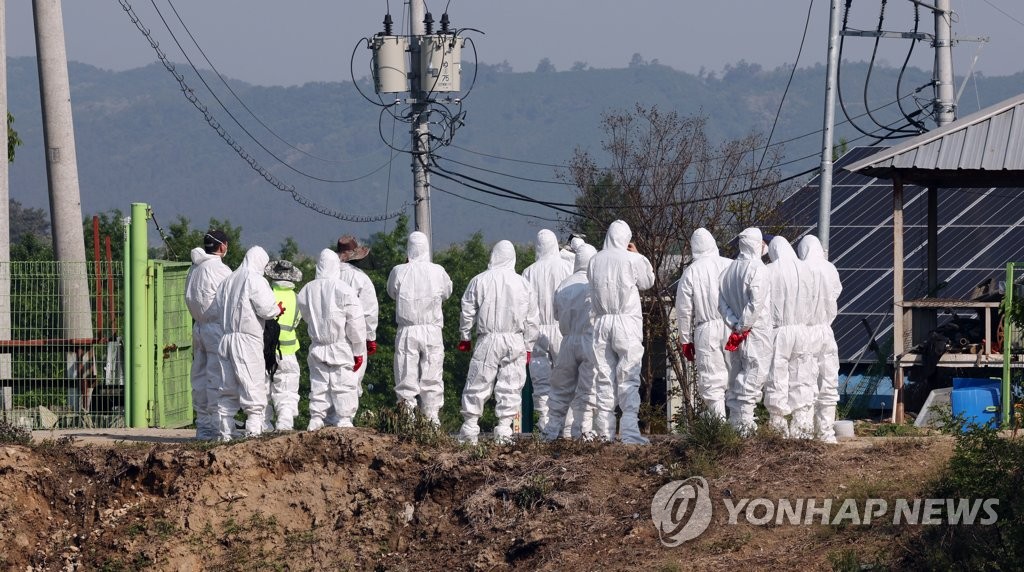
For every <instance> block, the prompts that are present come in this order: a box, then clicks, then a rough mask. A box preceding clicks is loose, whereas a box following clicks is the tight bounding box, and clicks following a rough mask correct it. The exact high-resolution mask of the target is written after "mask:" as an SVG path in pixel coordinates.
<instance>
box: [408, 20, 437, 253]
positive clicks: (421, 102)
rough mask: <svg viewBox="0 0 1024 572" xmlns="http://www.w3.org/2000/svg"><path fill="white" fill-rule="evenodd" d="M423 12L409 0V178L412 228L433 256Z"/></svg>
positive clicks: (425, 26) (425, 31) (425, 27)
mask: <svg viewBox="0 0 1024 572" xmlns="http://www.w3.org/2000/svg"><path fill="white" fill-rule="evenodd" d="M426 15H427V8H426V1H425V0H410V1H409V33H410V36H412V38H411V42H410V43H409V47H410V51H411V55H412V66H411V70H412V74H411V88H410V92H411V93H410V95H411V96H412V179H413V205H414V208H415V213H416V216H415V221H414V224H415V227H416V230H418V231H420V232H422V233H423V234H425V235H427V243H428V244H429V245H430V253H431V254H430V256H431V258H433V252H434V248H433V242H434V235H433V233H431V231H430V174H429V173H428V172H427V169H426V165H428V164H429V161H430V139H429V133H430V126H429V125H428V123H427V122H428V120H429V119H430V115H429V113H428V109H429V102H428V101H427V99H428V95H427V92H426V91H425V89H424V88H425V87H426V86H425V85H424V83H425V80H424V75H425V74H424V72H425V71H426V70H424V69H422V68H423V66H422V63H421V62H422V61H423V59H422V57H421V55H420V54H421V53H422V49H423V46H422V44H421V41H422V39H423V36H424V35H425V34H427V33H428V32H427V25H426V23H425V22H424V19H425V18H426Z"/></svg>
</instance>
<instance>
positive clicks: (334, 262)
mask: <svg viewBox="0 0 1024 572" xmlns="http://www.w3.org/2000/svg"><path fill="white" fill-rule="evenodd" d="M340 264H341V262H340V261H339V260H338V255H337V253H335V252H334V251H333V250H330V249H326V248H325V249H324V250H322V251H320V258H319V259H318V260H317V264H316V279H315V280H313V281H311V282H309V283H308V284H306V285H305V286H303V287H302V290H300V291H299V296H298V302H299V313H300V314H301V315H302V319H303V320H305V321H306V331H307V332H308V333H309V355H308V357H307V358H306V362H307V363H308V364H309V427H308V429H309V430H310V431H315V430H317V429H320V428H321V427H323V426H324V419H325V418H326V416H327V411H328V409H331V408H333V409H334V412H335V414H336V415H337V416H338V420H337V421H335V422H334V423H333V424H334V425H335V426H337V427H351V426H352V418H353V417H355V414H356V410H357V409H359V376H358V375H357V372H355V371H352V368H353V367H354V366H355V356H357V355H359V356H362V355H365V354H366V322H365V320H364V318H363V315H364V310H363V307H362V305H361V304H360V303H359V297H358V296H357V295H356V292H355V290H353V289H352V287H350V286H349V285H348V284H346V283H344V282H342V281H341V280H340V279H339V278H338V265H340ZM364 361H365V360H364ZM364 367H366V364H365V363H363V365H362V367H360V369H363V368H364Z"/></svg>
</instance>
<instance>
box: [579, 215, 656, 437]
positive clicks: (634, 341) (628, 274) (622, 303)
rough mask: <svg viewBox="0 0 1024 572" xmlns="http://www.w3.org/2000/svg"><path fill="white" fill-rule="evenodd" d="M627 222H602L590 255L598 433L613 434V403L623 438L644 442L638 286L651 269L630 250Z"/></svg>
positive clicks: (646, 284) (647, 280) (650, 277)
mask: <svg viewBox="0 0 1024 572" xmlns="http://www.w3.org/2000/svg"><path fill="white" fill-rule="evenodd" d="M632 238H633V233H632V231H631V230H630V229H629V225H628V224H626V223H625V222H623V221H621V220H617V221H615V222H613V223H612V224H611V226H609V227H608V234H607V235H605V239H604V248H603V249H601V252H598V253H597V254H595V255H594V257H593V258H591V259H590V266H589V270H588V271H587V279H588V280H589V281H590V297H591V304H593V308H594V368H595V370H596V376H595V381H594V383H595V393H596V405H597V412H596V413H595V417H596V421H595V425H596V430H597V433H598V436H599V437H602V438H604V439H608V440H612V439H614V438H615V405H616V404H618V406H619V409H620V410H621V411H622V417H621V419H620V420H619V436H620V438H621V439H622V442H623V443H631V444H647V443H649V441H648V440H647V438H646V437H644V436H643V435H641V434H640V425H639V424H640V419H639V414H640V365H641V360H642V359H643V355H644V346H643V339H644V323H643V314H642V308H641V307H640V290H647V289H648V288H650V287H652V286H653V285H654V269H653V267H652V266H651V262H650V261H649V260H647V257H645V256H643V255H641V254H640V253H638V252H636V249H635V247H634V246H633V243H631V242H630V241H631V240H632Z"/></svg>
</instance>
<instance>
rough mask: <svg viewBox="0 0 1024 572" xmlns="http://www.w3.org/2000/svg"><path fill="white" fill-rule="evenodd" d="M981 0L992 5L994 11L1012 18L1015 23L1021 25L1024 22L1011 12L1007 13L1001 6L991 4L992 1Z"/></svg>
mask: <svg viewBox="0 0 1024 572" xmlns="http://www.w3.org/2000/svg"><path fill="white" fill-rule="evenodd" d="M981 1H982V2H984V3H986V4H988V5H989V6H991V7H992V9H993V10H995V11H996V12H999V13H1000V14H1002V15H1003V16H1006V17H1007V18H1009V19H1010V20H1013V21H1014V22H1016V23H1018V24H1020V25H1021V26H1024V22H1022V21H1020V20H1018V19H1017V18H1015V17H1014V16H1013V15H1012V14H1010V13H1009V12H1007V11H1006V10H1003V9H1002V8H1000V7H999V6H996V5H995V4H993V3H992V2H991V0H981Z"/></svg>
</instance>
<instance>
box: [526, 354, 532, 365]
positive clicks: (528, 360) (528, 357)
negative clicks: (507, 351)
mask: <svg viewBox="0 0 1024 572" xmlns="http://www.w3.org/2000/svg"><path fill="white" fill-rule="evenodd" d="M532 357H533V352H526V365H530V358H532Z"/></svg>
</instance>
